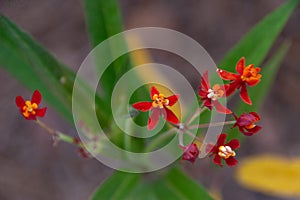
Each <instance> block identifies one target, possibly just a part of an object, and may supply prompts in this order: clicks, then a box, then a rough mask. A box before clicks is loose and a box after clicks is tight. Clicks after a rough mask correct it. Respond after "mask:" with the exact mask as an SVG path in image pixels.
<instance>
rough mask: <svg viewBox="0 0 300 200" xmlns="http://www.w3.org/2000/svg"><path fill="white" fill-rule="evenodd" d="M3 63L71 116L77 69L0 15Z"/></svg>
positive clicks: (0, 58) (25, 83)
mask: <svg viewBox="0 0 300 200" xmlns="http://www.w3.org/2000/svg"><path fill="white" fill-rule="evenodd" d="M0 65H1V67H3V68H4V69H5V70H7V71H8V72H10V73H11V74H12V75H13V76H15V77H16V78H17V79H18V80H19V81H20V82H21V83H22V84H23V85H24V86H27V87H29V88H30V89H31V90H34V89H39V90H40V91H41V93H42V94H43V98H44V99H45V100H46V101H47V102H49V104H51V105H52V106H53V107H55V108H56V109H57V110H58V111H59V112H60V113H61V114H63V115H64V116H65V117H67V118H68V119H69V120H70V121H71V120H72V114H71V91H72V83H73V80H74V77H75V75H74V73H73V72H71V71H70V70H69V69H68V68H66V67H65V66H64V65H62V64H61V63H59V62H58V61H57V60H56V59H55V58H54V57H53V56H51V55H50V54H49V53H47V52H46V51H45V50H44V49H43V48H42V47H41V46H40V45H39V44H37V43H36V42H35V41H34V40H33V39H32V38H31V37H30V36H29V35H28V34H26V33H25V32H23V31H21V30H20V29H19V28H18V27H17V26H16V25H14V24H13V23H12V22H10V21H9V20H8V19H7V18H6V17H4V16H2V15H0Z"/></svg>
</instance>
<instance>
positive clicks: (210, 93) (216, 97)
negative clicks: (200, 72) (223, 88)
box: [207, 89, 219, 101]
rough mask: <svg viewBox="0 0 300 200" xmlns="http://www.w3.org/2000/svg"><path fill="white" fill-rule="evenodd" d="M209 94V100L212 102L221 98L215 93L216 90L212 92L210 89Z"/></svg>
mask: <svg viewBox="0 0 300 200" xmlns="http://www.w3.org/2000/svg"><path fill="white" fill-rule="evenodd" d="M208 92H209V93H208V94H207V98H209V99H211V100H214V101H215V100H217V99H218V98H219V95H218V94H216V93H215V92H214V90H212V89H208Z"/></svg>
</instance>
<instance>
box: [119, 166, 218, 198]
mask: <svg viewBox="0 0 300 200" xmlns="http://www.w3.org/2000/svg"><path fill="white" fill-rule="evenodd" d="M159 175H160V177H159V179H157V180H154V181H153V180H152V181H149V180H143V181H141V182H139V184H138V185H137V186H136V187H135V188H134V189H133V190H132V192H131V193H130V194H129V195H128V196H126V197H125V196H124V197H123V199H128V200H135V199H137V200H138V199H146V200H148V199H149V200H160V199H172V200H192V199H201V200H212V199H213V198H212V197H211V196H210V195H209V194H208V192H207V191H206V190H205V188H203V187H202V186H201V185H200V184H198V183H196V182H195V181H193V180H192V179H191V178H189V177H188V176H187V175H186V174H184V173H183V172H182V171H181V170H179V169H177V168H172V169H170V171H168V172H167V174H165V175H162V174H159Z"/></svg>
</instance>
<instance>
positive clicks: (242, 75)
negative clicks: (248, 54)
mask: <svg viewBox="0 0 300 200" xmlns="http://www.w3.org/2000/svg"><path fill="white" fill-rule="evenodd" d="M245 63H246V61H245V58H244V57H242V58H241V59H240V60H239V61H238V62H237V64H236V71H237V72H238V73H237V74H234V73H231V72H228V71H225V70H222V69H217V73H218V74H219V76H220V77H221V78H222V79H223V80H227V81H231V83H230V84H227V85H226V86H225V87H226V96H229V95H231V94H232V93H233V92H234V91H235V90H237V89H240V88H241V90H240V97H241V99H242V100H243V101H244V102H246V103H247V104H249V105H252V101H251V99H250V97H249V94H248V92H247V87H246V86H247V85H248V86H255V85H256V84H258V83H259V82H260V79H261V77H262V75H261V74H259V72H260V68H259V67H256V68H254V65H253V64H250V65H248V66H246V65H245Z"/></svg>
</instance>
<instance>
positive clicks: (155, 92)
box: [150, 86, 159, 100]
mask: <svg viewBox="0 0 300 200" xmlns="http://www.w3.org/2000/svg"><path fill="white" fill-rule="evenodd" d="M155 94H157V95H159V91H158V90H157V89H156V87H154V86H152V87H151V91H150V95H151V97H150V98H151V99H152V98H153V96H154V95H155ZM152 100H153V99H152Z"/></svg>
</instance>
